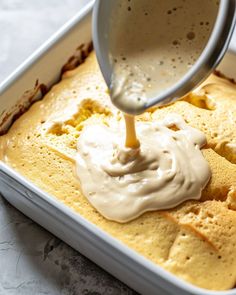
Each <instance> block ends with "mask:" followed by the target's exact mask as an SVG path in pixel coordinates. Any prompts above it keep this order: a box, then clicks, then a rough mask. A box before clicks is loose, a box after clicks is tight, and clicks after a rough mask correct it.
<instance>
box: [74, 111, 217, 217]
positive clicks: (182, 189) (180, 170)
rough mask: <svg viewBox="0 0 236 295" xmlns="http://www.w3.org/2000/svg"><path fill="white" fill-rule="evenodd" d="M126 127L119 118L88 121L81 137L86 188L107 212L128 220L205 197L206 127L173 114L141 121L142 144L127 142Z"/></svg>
mask: <svg viewBox="0 0 236 295" xmlns="http://www.w3.org/2000/svg"><path fill="white" fill-rule="evenodd" d="M173 126H174V127H175V129H176V131H174V130H172V128H171V127H173ZM124 130H125V128H124V125H123V122H120V123H118V122H117V121H115V120H114V121H111V124H110V126H106V125H103V124H102V123H101V124H100V125H96V126H92V125H87V126H86V127H85V128H84V129H83V131H82V133H81V135H80V137H79V140H78V146H77V149H78V153H77V158H76V161H77V175H78V177H79V179H80V182H81V188H82V191H83V194H84V195H85V196H86V197H87V198H88V200H89V201H90V203H91V204H92V205H93V206H94V207H95V208H96V209H97V210H98V211H99V212H100V213H101V214H102V215H103V216H105V217H106V218H107V219H110V220H114V221H117V222H127V221H129V220H132V219H134V218H136V217H138V216H139V215H141V214H142V213H144V212H146V211H152V210H157V209H167V208H172V207H175V206H176V205H178V204H180V203H181V202H183V201H185V200H187V199H199V198H200V197H201V192H202V189H203V188H204V187H205V185H206V184H207V182H208V181H209V178H210V175H211V173H210V168H209V166H208V163H207V161H206V160H205V159H204V157H203V155H202V153H201V151H200V148H201V147H202V146H203V145H204V144H205V143H206V138H205V135H204V134H203V133H202V132H200V131H199V130H197V129H194V128H192V127H190V126H188V125H187V124H186V123H185V122H184V120H183V119H182V118H181V117H179V116H177V115H170V116H169V117H167V118H166V119H165V120H164V121H162V122H158V123H157V122H138V123H137V133H138V136H139V138H140V147H137V148H127V147H125V146H124V143H123V140H124V138H125V132H124Z"/></svg>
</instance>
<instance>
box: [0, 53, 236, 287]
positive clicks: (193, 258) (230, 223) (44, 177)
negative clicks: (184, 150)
mask: <svg viewBox="0 0 236 295" xmlns="http://www.w3.org/2000/svg"><path fill="white" fill-rule="evenodd" d="M235 99H236V85H235V84H234V83H233V82H230V81H229V80H227V79H224V78H222V77H219V76H216V75H212V76H211V77H209V78H208V79H207V80H206V81H205V82H204V83H203V84H202V85H201V86H200V87H199V88H197V89H196V90H195V91H193V92H192V93H190V94H189V95H187V96H186V97H184V98H182V99H181V100H180V101H178V102H175V103H173V104H171V105H169V106H165V107H161V108H153V109H151V110H149V111H148V112H146V113H144V114H143V115H141V116H139V117H138V118H137V120H138V121H158V120H161V119H163V118H164V117H165V116H166V115H167V114H169V113H176V114H178V115H181V116H182V117H183V118H184V120H185V122H186V123H187V124H189V125H190V126H192V127H194V128H197V129H199V130H201V131H203V132H204V133H205V135H206V137H207V145H206V146H205V147H204V148H203V150H202V152H203V155H204V157H205V158H206V160H207V161H208V163H209V165H210V168H211V171H212V178H211V180H210V182H209V184H208V185H207V187H206V188H205V189H204V191H203V193H202V197H201V200H200V201H187V202H185V203H183V204H182V205H180V206H178V207H176V208H175V209H172V210H165V211H154V212H148V213H145V214H143V215H142V216H141V217H139V218H137V219H135V220H133V221H131V222H127V223H124V224H120V223H117V222H113V221H109V220H107V219H105V218H104V217H102V216H101V215H100V214H99V213H98V212H97V211H96V210H95V209H94V208H93V207H92V206H91V205H90V204H89V203H88V201H87V199H86V198H85V197H84V196H83V195H82V193H81V189H80V184H79V181H78V178H77V176H76V174H75V160H74V159H75V155H76V144H77V139H78V138H79V136H80V132H81V130H83V128H84V126H86V125H96V124H97V123H98V122H103V123H104V124H106V123H107V122H108V121H109V120H121V118H122V115H121V114H120V113H119V111H117V110H116V109H115V108H114V107H113V105H112V104H111V103H110V99H109V95H108V91H107V87H106V85H105V83H104V81H103V78H102V75H101V73H100V71H99V67H98V64H97V61H96V58H95V54H94V53H91V54H90V56H89V57H88V58H87V59H86V61H85V62H84V63H83V64H82V65H80V66H79V67H78V68H76V69H75V70H72V71H68V72H66V73H65V74H64V75H63V78H62V80H61V81H60V82H59V83H58V84H56V85H55V86H54V87H53V88H52V89H51V90H50V92H49V93H48V94H47V95H46V96H45V97H44V99H43V100H41V101H39V102H36V103H34V104H33V105H32V106H31V108H30V109H29V110H28V111H27V112H26V113H25V114H23V115H22V116H21V117H20V118H19V119H18V120H17V121H16V122H15V123H14V124H13V126H12V127H11V128H10V130H9V131H8V133H7V134H6V135H4V136H1V137H0V158H1V159H2V160H3V161H4V162H5V163H7V164H8V165H10V166H11V167H13V168H14V169H15V170H16V171H18V172H20V174H22V175H23V176H25V177H26V178H27V179H28V180H30V181H32V182H33V183H34V184H36V185H37V186H39V187H40V188H41V189H43V190H44V191H46V192H48V193H49V194H50V195H51V196H52V197H55V198H57V199H58V200H60V201H61V202H62V203H64V204H65V205H67V206H69V207H70V208H72V209H74V210H75V211H76V212H78V213H79V214H80V215H81V216H83V217H85V218H86V219H87V220H89V221H90V222H92V223H94V224H96V225H97V226H99V227H100V228H102V229H103V230H104V231H106V232H108V233H109V234H111V235H112V236H114V237H115V238H116V239H118V240H120V241H121V242H123V243H124V244H126V245H128V246H129V247H130V248H132V249H134V250H135V251H137V252H138V253H140V254H141V255H143V256H145V257H147V258H148V259H150V260H151V261H153V262H154V263H157V264H158V265H160V266H162V267H163V268H165V269H166V270H168V271H170V272H172V273H174V274H175V275H177V276H178V277H180V278H182V279H184V280H186V281H188V282H190V283H193V284H195V285H197V286H200V287H202V288H206V289H211V290H227V289H231V288H233V287H234V286H235V280H236V258H235V257H236V212H235V210H236V166H235V163H236V128H235V126H236V119H235V118H236V103H235ZM199 173H201V171H199Z"/></svg>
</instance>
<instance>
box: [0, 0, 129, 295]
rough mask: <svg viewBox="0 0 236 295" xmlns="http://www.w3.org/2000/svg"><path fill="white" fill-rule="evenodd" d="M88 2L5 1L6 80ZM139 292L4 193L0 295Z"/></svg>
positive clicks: (0, 29)
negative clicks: (23, 211) (16, 206)
mask: <svg viewBox="0 0 236 295" xmlns="http://www.w3.org/2000/svg"><path fill="white" fill-rule="evenodd" d="M87 2H88V0H41V1H32V0H0V36H1V42H0V69H1V70H0V81H2V80H3V79H4V78H5V77H6V76H7V75H8V74H10V73H11V72H12V71H13V70H14V69H15V68H16V66H17V65H19V64H20V63H21V62H22V61H23V60H24V59H25V58H26V57H27V56H28V55H29V54H30V53H32V52H33V51H34V50H35V49H36V48H37V47H38V46H39V45H41V44H42V42H43V41H45V40H46V39H47V38H48V37H49V36H50V35H51V34H52V33H53V32H55V31H56V30H57V29H58V28H59V27H60V26H61V25H62V24H63V23H65V21H66V20H68V19H69V18H70V17H71V16H72V15H73V14H75V12H76V11H78V9H80V8H81V7H82V5H84V4H85V3H87ZM39 294H49V295H59V294H63V295H77V294H84V295H98V294H114V295H116V294H117V295H118V294H134V292H133V291H132V290H130V289H129V288H128V287H127V286H125V285H123V284H122V283H121V282H119V281H118V280H116V279H115V278H114V277H112V276H111V275H109V274H108V273H106V272H105V271H103V270H102V269H100V268H99V267H98V266H96V265H95V264H94V263H92V262H91V261H89V260H88V259H86V258H85V257H83V256H82V255H80V254H79V253H78V252H76V251H75V250H73V249H72V248H70V247H69V246H67V245H66V244H65V243H63V242H61V241H60V240H59V239H57V238H56V237H54V236H53V235H52V234H50V233H49V232H47V231H45V230H44V229H42V228H41V227H40V226H38V225H37V224H35V223H34V222H33V221H31V220H30V219H28V218H27V217H25V216H24V215H23V214H21V213H20V212H19V211H17V210H16V209H14V208H13V207H12V206H11V205H9V204H8V203H7V202H6V201H5V200H4V199H3V198H2V197H1V196H0V295H39Z"/></svg>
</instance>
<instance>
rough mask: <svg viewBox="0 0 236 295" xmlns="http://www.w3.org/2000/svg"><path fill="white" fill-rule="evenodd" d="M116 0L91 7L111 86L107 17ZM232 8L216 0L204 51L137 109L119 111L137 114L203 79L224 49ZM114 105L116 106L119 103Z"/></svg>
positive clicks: (230, 1)
mask: <svg viewBox="0 0 236 295" xmlns="http://www.w3.org/2000/svg"><path fill="white" fill-rule="evenodd" d="M117 1H120V0H96V2H95V5H94V9H93V43H94V48H95V51H96V55H97V59H98V62H99V65H100V68H101V71H102V74H103V76H104V79H105V81H106V84H107V86H108V88H110V86H111V77H112V64H111V58H109V57H110V56H109V54H111V53H110V51H109V29H110V28H109V20H110V18H111V17H112V13H113V9H114V7H115V5H117ZM156 1H164V0H156ZM193 1H194V0H193ZM203 4H204V1H203ZM235 8H236V0H221V1H219V10H218V15H217V17H216V20H215V24H214V27H213V30H212V33H211V35H210V38H209V39H208V40H207V42H206V45H205V47H204V50H203V51H202V53H201V54H200V56H199V58H198V59H197V61H196V62H195V63H194V64H193V66H192V67H191V68H190V69H189V70H188V71H187V72H186V74H185V75H183V77H181V78H180V80H179V81H177V83H175V84H174V85H172V86H171V87H169V88H168V89H166V90H165V91H163V92H161V93H158V95H157V96H155V97H151V98H149V99H148V100H147V102H146V103H145V104H144V105H143V106H142V107H141V108H139V109H137V108H135V107H134V108H132V106H131V107H129V109H121V110H122V111H123V112H125V113H128V114H132V115H137V114H140V113H142V112H144V111H145V110H146V109H148V108H150V107H152V106H154V105H164V104H167V103H170V102H172V101H175V100H177V99H179V98H180V97H181V96H183V95H185V94H187V93H188V92H190V91H191V90H193V89H194V88H195V87H196V86H198V85H199V84H200V83H201V82H202V81H203V80H204V79H206V77H207V76H208V75H209V74H210V73H211V72H212V71H213V70H214V69H215V68H216V66H217V65H218V64H219V62H220V61H221V59H222V58H223V56H224V54H225V53H226V51H227V48H228V45H229V42H230V39H231V36H232V33H233V29H234V26H235V20H236V17H235ZM124 34H125V32H124ZM157 46H158V45H157ZM117 107H118V108H119V105H118V106H117Z"/></svg>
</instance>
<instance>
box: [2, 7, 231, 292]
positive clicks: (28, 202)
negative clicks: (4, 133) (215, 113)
mask: <svg viewBox="0 0 236 295" xmlns="http://www.w3.org/2000/svg"><path fill="white" fill-rule="evenodd" d="M91 10H92V4H89V5H88V6H87V7H85V9H84V10H83V11H81V12H80V13H79V14H78V15H76V16H75V17H74V18H73V19H72V20H71V21H69V22H68V23H67V24H66V25H65V26H64V27H63V28H62V29H61V30H60V31H59V32H58V33H56V34H55V35H54V36H53V37H52V38H51V39H50V40H49V41H48V42H46V44H44V45H43V46H42V47H41V48H39V50H37V51H36V52H35V53H34V54H33V55H32V56H31V57H30V58H29V59H28V60H27V61H26V62H24V64H23V65H21V66H20V67H19V68H18V69H17V70H16V71H15V72H14V73H13V74H12V75H11V76H10V77H9V78H8V79H7V80H6V81H5V82H4V83H3V84H2V85H1V86H0V114H1V115H0V122H1V120H2V118H3V117H5V118H6V114H8V116H7V117H8V120H7V121H8V122H9V119H10V117H11V116H12V115H14V113H16V111H17V108H16V107H15V106H19V99H20V100H21V103H20V105H21V108H24V107H25V106H26V104H27V100H28V98H29V94H30V93H34V94H35V92H37V90H38V86H37V85H36V87H35V81H38V85H40V84H42V83H43V84H44V85H46V86H50V85H52V84H53V83H55V82H56V81H57V80H58V78H59V76H60V71H61V67H62V65H63V64H65V63H66V61H67V60H68V58H69V57H70V56H72V55H73V53H74V51H75V49H76V48H77V47H78V45H80V44H85V45H86V44H89V42H90V41H91ZM233 65H236V55H234V53H233V52H231V53H228V54H227V56H226V57H225V59H224V61H223V63H222V64H221V66H220V69H221V70H222V71H223V73H225V74H226V75H229V76H230V77H235V78H236V66H233ZM26 90H27V91H26ZM7 121H5V123H4V122H1V123H2V126H3V127H4V128H6V127H7V124H8V122H7ZM3 123H4V124H3ZM0 192H1V193H2V195H3V196H4V197H5V198H6V199H7V200H8V201H9V202H10V203H11V204H12V205H13V206H15V207H16V208H18V209H19V210H20V211H22V212H23V213H24V214H25V215H27V216H29V217H30V218H31V219H33V220H34V221H35V222H37V223H39V224H40V225H41V226H43V227H45V228H46V229H48V230H49V231H50V232H52V233H53V234H54V235H56V236H58V237H59V238H60V239H62V240H63V241H65V242H66V243H68V244H69V245H71V246H72V247H73V248H75V249H77V250H78V251H79V252H81V253H82V254H84V255H85V256H87V257H88V258H90V259H91V260H93V261H94V262H95V263H97V264H98V265H100V266H101V267H103V268H104V269H106V270H107V271H108V272H110V273H111V274H113V275H114V276H115V277H117V278H118V279H120V280H121V281H123V282H124V283H126V284H127V285H129V286H130V287H131V288H133V289H135V290H136V291H138V292H140V293H142V294H148V295H151V294H156V295H165V294H172V295H173V294H174V295H176V294H182V295H185V294H188V295H189V294H205V295H210V294H211V295H213V294H214V295H217V294H218V295H220V294H222V295H223V294H224V295H227V294H228V295H229V294H235V295H236V289H233V290H230V291H224V292H214V291H208V290H204V289H200V288H197V287H195V286H193V285H191V284H189V283H186V282H185V281H182V280H180V279H179V278H177V277H176V276H174V275H172V274H170V273H169V272H167V271H165V270H164V269H162V268H161V267H159V266H158V265H155V264H154V263H152V262H151V261H149V260H147V259H146V258H144V257H142V256H141V255H139V254H138V253H136V252H135V251H133V250H131V249H129V248H128V247H126V246H125V245H123V244H122V243H121V242H119V241H118V240H116V239H115V238H113V237H111V236H110V235H108V234H107V233H106V232H104V231H102V230H101V229H99V228H98V227H96V226H95V225H93V224H91V223H90V222H88V221H87V220H85V219H84V218H83V217H81V216H80V215H79V214H77V213H75V212H74V211H72V210H71V209H70V208H68V207H66V206H65V205H63V204H62V203H60V202H59V201H57V200H56V199H55V198H53V197H52V196H50V195H48V194H47V193H45V192H43V191H42V190H41V189H39V188H38V187H36V186H35V185H34V184H33V183H31V182H29V181H28V180H27V179H25V178H24V177H22V176H21V175H19V174H18V173H17V172H15V171H14V169H12V168H10V167H8V166H7V165H5V164H4V163H3V162H0Z"/></svg>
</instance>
